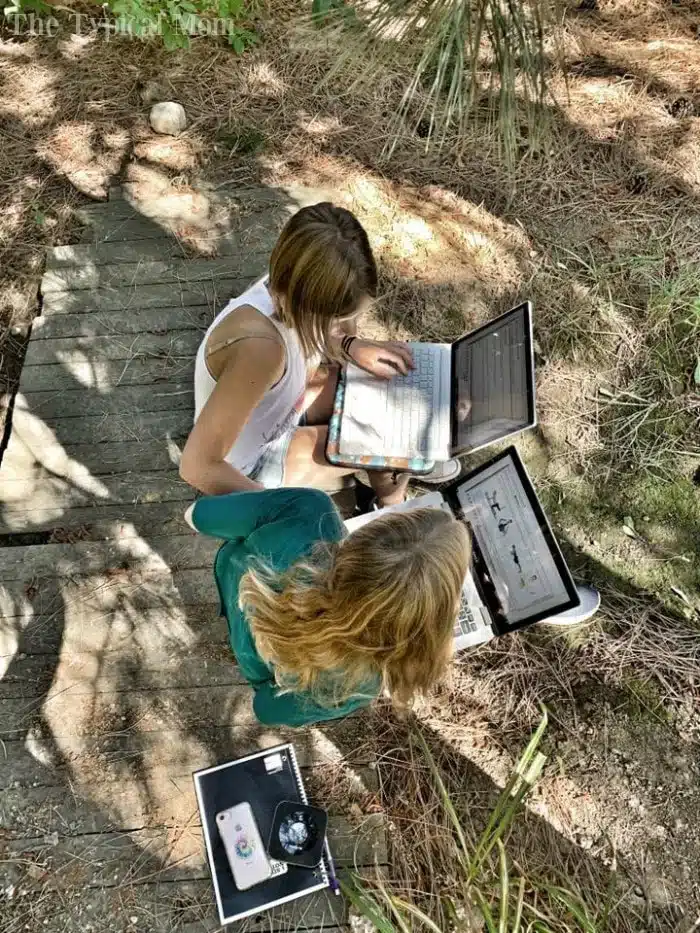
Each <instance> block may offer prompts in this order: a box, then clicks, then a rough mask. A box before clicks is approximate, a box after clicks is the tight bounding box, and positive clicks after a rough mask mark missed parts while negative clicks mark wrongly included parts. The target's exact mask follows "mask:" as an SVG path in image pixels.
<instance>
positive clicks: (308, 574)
mask: <svg viewBox="0 0 700 933" xmlns="http://www.w3.org/2000/svg"><path fill="white" fill-rule="evenodd" d="M188 519H189V521H190V523H191V524H192V526H193V527H194V528H196V529H197V530H198V531H201V532H203V533H205V534H210V535H213V536H214V537H218V538H223V539H224V540H225V543H224V544H223V545H222V547H221V548H220V550H219V553H218V555H217V558H216V563H215V568H214V575H215V578H216V581H217V585H218V588H219V595H220V597H221V604H222V612H223V614H224V615H225V616H226V619H227V621H228V629H229V640H230V643H231V647H232V649H233V652H234V654H235V656H236V659H237V661H238V664H239V666H240V669H241V671H242V672H243V674H244V675H245V676H246V678H247V679H248V680H249V682H250V683H251V685H252V687H253V689H254V691H255V696H254V701H253V706H254V710H255V713H256V715H257V717H258V719H259V720H260V721H261V722H263V723H266V724H275V725H289V726H300V725H305V724H307V723H312V722H317V721H320V720H325V719H335V718H338V717H340V716H345V715H347V714H348V713H350V712H352V711H353V710H355V709H358V708H359V707H361V706H366V705H367V704H369V703H371V702H372V700H373V699H375V698H376V697H377V696H378V695H379V694H380V693H386V694H387V695H388V696H389V697H390V698H391V699H392V701H393V702H394V703H395V704H397V705H398V706H406V705H407V704H409V703H410V702H411V701H412V700H413V699H414V698H415V697H416V696H418V695H420V694H423V693H425V692H426V691H428V690H430V688H431V687H432V686H433V685H434V684H436V683H437V682H438V681H439V680H440V678H441V677H442V676H443V674H444V672H445V669H446V667H447V666H448V664H449V663H450V659H451V657H452V651H453V629H454V624H455V620H456V617H457V612H458V609H459V604H460V594H461V590H462V585H463V582H464V578H465V576H466V573H467V568H468V564H469V559H470V541H469V535H468V532H467V530H466V528H465V527H464V525H463V524H461V523H460V522H457V521H456V520H455V519H454V518H452V516H451V515H448V514H447V513H445V512H443V511H442V510H436V509H416V510H414V511H410V512H394V513H388V514H386V515H384V516H380V517H378V518H376V519H375V520H374V521H372V522H370V523H368V524H367V525H365V526H363V527H362V528H359V529H358V530H357V531H355V532H353V534H352V535H350V536H346V533H345V529H344V525H343V522H342V520H341V518H340V516H339V514H338V512H337V510H336V509H335V506H334V505H333V503H332V501H331V500H330V499H329V498H328V496H327V495H326V494H325V493H323V492H320V491H319V490H315V489H274V490H266V491H263V492H241V493H232V494H230V495H227V496H219V497H206V498H203V499H200V500H198V501H197V502H196V503H195V504H194V506H191V507H190V510H189V512H188Z"/></svg>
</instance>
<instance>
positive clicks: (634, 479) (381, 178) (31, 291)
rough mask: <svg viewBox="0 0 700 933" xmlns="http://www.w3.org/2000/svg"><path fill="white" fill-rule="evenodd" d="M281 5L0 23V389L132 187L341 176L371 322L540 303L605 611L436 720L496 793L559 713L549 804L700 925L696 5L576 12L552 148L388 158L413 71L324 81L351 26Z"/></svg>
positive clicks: (498, 660)
mask: <svg viewBox="0 0 700 933" xmlns="http://www.w3.org/2000/svg"><path fill="white" fill-rule="evenodd" d="M292 6H293V5H291V4H286V5H285V4H279V5H277V4H272V9H268V10H267V11H266V12H265V13H264V15H263V14H261V18H260V21H259V23H258V27H257V28H258V34H259V43H258V44H257V46H256V47H255V48H254V49H253V50H252V51H250V52H248V53H246V54H245V55H243V56H242V57H240V58H237V57H236V56H234V55H233V54H232V53H231V52H230V51H229V50H228V49H226V48H224V47H223V46H221V47H218V46H216V45H212V44H211V43H206V42H205V41H203V40H202V41H196V42H194V43H193V46H192V48H191V49H190V50H188V51H182V52H177V53H171V54H167V53H165V52H164V51H162V50H160V49H158V48H156V47H154V46H152V45H145V44H140V43H138V42H136V41H129V40H119V41H115V40H112V41H109V42H106V41H104V39H103V37H97V36H95V35H91V34H89V33H87V32H85V33H84V34H83V35H80V36H76V35H71V34H70V32H69V31H68V29H66V30H65V31H63V32H62V33H61V34H59V36H58V37H56V38H55V39H53V40H46V39H41V38H32V37H31V36H28V35H26V34H20V35H17V36H15V35H13V34H12V30H10V29H6V30H5V32H4V35H3V40H2V43H1V44H0V74H2V79H3V84H2V92H1V96H0V140H1V145H2V159H0V192H1V197H2V204H1V208H2V209H1V211H0V253H1V259H0V332H1V333H0V336H1V340H2V343H1V345H0V379H1V380H2V385H1V386H0V391H2V393H3V394H4V400H5V404H6V405H7V404H8V403H9V400H10V398H11V395H12V391H13V388H14V386H15V385H16V380H17V376H18V372H19V368H20V366H21V357H22V352H23V346H24V342H25V340H26V335H27V333H28V330H29V327H30V326H31V321H32V318H33V316H34V315H35V313H36V312H37V303H36V291H37V284H38V279H39V275H40V272H41V268H42V262H43V255H44V249H45V247H46V246H47V245H49V244H55V243H66V242H70V241H71V239H72V238H74V237H75V235H76V230H77V221H76V220H75V217H74V210H75V209H76V208H77V207H79V206H80V205H81V204H85V203H87V202H88V201H89V200H90V199H104V198H105V197H106V196H107V194H108V190H109V186H110V185H111V184H115V183H117V182H121V183H122V184H124V185H127V186H130V188H131V190H132V192H133V193H135V194H136V195H138V191H139V188H140V186H142V185H147V186H150V187H153V186H156V187H167V186H173V185H174V186H178V187H181V188H186V187H187V186H190V185H193V184H196V183H198V182H199V181H200V180H202V179H206V180H207V181H208V182H210V183H213V184H218V185H223V184H232V185H245V184H250V183H261V182H262V183H266V184H282V183H292V182H295V183H296V182H299V183H304V184H310V185H314V186H318V187H323V186H325V187H328V188H330V189H332V190H334V191H335V192H336V197H337V200H338V201H340V202H342V203H345V204H347V205H348V206H350V207H352V208H353V209H354V210H355V211H356V212H357V214H358V215H359V216H360V218H361V219H362V221H363V222H364V223H365V224H366V226H367V229H368V231H369V233H370V237H371V240H372V244H373V247H374V249H375V251H376V254H377V256H378V259H379V260H380V263H381V268H382V277H383V298H382V301H381V302H380V304H379V305H378V308H377V311H376V314H375V316H374V318H373V319H372V320H371V321H367V322H366V329H367V330H369V331H370V332H372V333H376V334H379V333H390V334H392V335H400V336H411V337H421V338H423V339H438V338H439V339H448V338H451V337H454V336H455V335H457V334H459V333H460V332H461V331H462V330H463V329H464V328H465V327H467V326H473V325H475V324H477V323H479V322H480V321H482V320H484V319H486V318H487V317H489V316H492V315H494V314H495V313H497V312H498V311H501V310H505V309H506V308H507V307H509V306H511V305H512V304H514V303H515V302H516V301H517V300H518V299H520V298H522V297H529V298H531V299H532V300H533V302H534V305H535V309H536V338H537V361H538V411H539V418H540V424H539V427H538V429H537V430H536V431H533V432H531V433H530V435H529V436H528V437H526V438H524V439H523V440H522V441H521V442H519V447H520V449H521V451H522V453H523V454H524V456H525V457H526V460H527V463H528V466H529V467H530V469H531V471H532V473H533V476H534V477H535V478H536V482H537V486H538V489H539V490H540V492H541V494H542V497H543V499H544V501H545V504H546V507H547V510H548V512H549V515H550V517H551V519H552V521H553V523H554V524H555V527H556V530H557V533H558V535H559V537H560V540H561V541H562V545H563V547H564V549H565V551H566V554H567V558H568V559H569V561H570V564H571V566H572V569H573V570H574V572H575V574H576V575H577V576H578V577H579V578H581V579H587V580H590V581H592V582H594V583H595V584H596V585H597V586H598V587H599V588H600V589H601V591H602V594H603V607H604V608H603V611H602V612H601V613H600V614H599V616H598V617H597V618H596V620H595V621H594V622H593V623H592V624H590V625H588V626H587V627H586V628H585V630H584V631H579V632H575V633H572V634H567V635H557V636H552V635H550V634H548V633H543V632H539V633H534V634H528V635H525V636H518V637H517V638H512V639H505V640H503V641H501V642H499V643H498V644H496V645H494V646H488V647H486V648H483V649H481V650H480V651H478V652H475V653H473V654H470V655H469V656H466V657H464V658H463V659H461V660H460V663H459V665H458V668H457V671H456V674H455V679H454V683H453V684H452V685H451V686H450V687H449V688H446V689H445V690H444V691H442V692H441V693H440V694H439V695H438V697H437V698H436V699H435V701H434V702H432V703H430V704H427V705H426V706H425V707H424V708H421V709H420V710H419V711H418V712H419V715H420V717H421V718H422V720H423V721H424V722H425V723H426V724H428V725H430V726H431V727H432V728H434V730H435V733H436V735H438V736H440V737H441V741H443V742H444V743H445V744H446V745H448V746H449V748H450V749H452V750H453V751H455V752H458V753H459V754H460V755H461V756H462V757H463V760H464V761H465V762H468V763H469V768H471V769H472V770H471V771H469V773H470V774H472V772H473V773H474V774H479V773H481V774H483V775H486V776H488V779H489V780H493V781H496V783H498V782H499V781H500V782H502V781H503V779H504V777H505V775H506V773H507V769H508V767H509V766H510V765H511V764H512V763H513V761H514V759H515V757H516V753H517V749H518V748H520V747H521V746H522V745H523V744H524V743H525V740H526V736H527V734H528V731H529V729H530V728H531V727H532V725H533V723H534V722H535V721H536V720H537V718H538V715H539V713H538V709H539V707H538V704H539V703H541V702H544V703H546V704H547V705H548V707H549V709H550V712H551V717H552V722H551V726H550V729H549V732H548V743H549V748H548V752H549V754H550V765H549V767H548V770H547V771H546V772H545V776H544V777H543V779H542V781H541V783H540V785H539V788H538V790H537V794H536V797H535V799H534V802H533V813H534V814H535V815H537V816H538V817H541V818H542V819H543V820H544V821H545V822H546V823H547V824H548V825H549V826H550V827H552V828H553V829H554V831H555V833H556V835H557V836H559V837H561V838H563V839H565V840H568V841H569V842H570V843H571V844H572V845H573V846H574V848H575V849H576V850H577V851H579V852H583V853H586V857H587V858H590V859H593V860H594V861H595V862H596V863H598V864H600V865H602V866H610V865H612V864H613V863H614V862H615V861H617V862H619V863H620V864H622V865H624V867H625V869H626V870H627V871H628V872H629V875H630V878H632V879H633V882H632V883H631V884H630V886H629V889H628V890H626V891H625V892H624V893H625V897H626V903H627V904H628V906H629V907H630V910H632V912H633V913H634V914H636V915H637V916H638V918H639V924H640V926H639V928H640V929H643V928H649V929H658V930H663V931H666V930H669V931H670V930H682V931H684V933H689V931H690V930H695V929H698V924H700V872H699V870H698V865H700V834H699V833H698V826H700V488H699V486H700V386H699V385H698V381H699V380H700V376H696V375H695V373H696V367H697V366H698V364H699V363H700V256H699V255H698V243H700V168H699V166H700V8H699V7H698V6H697V4H694V3H691V2H688V3H682V2H679V3H676V2H673V3H662V2H660V0H659V2H646V3H641V2H635V0H610V2H607V0H601V2H583V3H581V9H575V8H573V7H571V8H569V9H568V11H567V15H566V17H565V18H564V20H563V26H562V29H561V35H560V41H561V46H562V62H563V71H562V70H561V69H560V68H559V67H558V66H555V64H554V63H553V64H552V66H551V74H550V83H551V88H552V100H551V101H550V102H549V104H548V106H547V113H546V117H547V121H548V135H547V136H546V143H545V145H543V146H541V147H540V148H539V149H537V150H535V151H529V150H528V148H527V140H523V141H522V143H523V145H522V155H521V158H520V160H519V161H518V162H517V164H516V166H515V168H514V169H513V170H512V171H511V170H509V169H508V168H507V166H506V165H505V164H504V162H503V160H502V158H501V157H500V155H499V152H498V149H497V146H496V143H495V138H494V136H493V133H492V131H491V130H490V128H489V127H488V125H487V124H486V122H485V121H482V120H481V119H479V118H475V119H474V121H473V125H472V128H471V131H470V133H469V135H467V136H466V137H464V138H461V139H460V140H455V141H448V144H447V145H446V146H445V147H444V148H443V149H442V150H440V151H435V150H433V151H428V152H426V149H425V141H424V140H423V139H421V138H420V136H419V135H418V134H415V133H413V132H410V131H409V130H408V129H407V130H406V132H405V134H403V135H402V136H401V138H400V139H399V140H398V144H397V146H396V149H395V151H394V154H393V156H392V158H391V159H386V158H385V157H384V155H383V147H384V143H385V140H386V127H387V125H388V122H389V119H390V116H391V114H392V112H393V111H394V110H395V108H396V103H397V101H398V98H399V96H400V91H401V78H402V76H401V74H400V73H397V72H392V71H389V70H387V71H386V72H385V73H384V74H383V76H382V78H381V80H380V81H378V82H374V83H373V84H372V85H371V86H365V85H362V84H360V85H353V84H352V82H351V80H350V77H349V76H348V77H347V78H346V77H344V76H343V75H342V74H339V75H336V76H335V77H334V80H333V82H332V85H329V83H327V82H326V83H324V82H323V76H324V74H326V73H327V70H328V67H329V65H330V64H331V62H332V61H333V60H334V57H335V52H336V50H337V49H336V46H335V44H334V43H335V41H336V40H334V39H333V38H332V37H330V36H329V35H328V34H327V33H325V32H323V31H320V32H315V33H312V32H310V31H309V30H308V29H306V28H302V27H301V26H299V24H298V22H297V21H295V20H294V19H293V16H292V13H293V12H294V11H293V10H292V9H291V7H292ZM159 99H173V100H178V101H180V102H181V103H182V104H183V105H184V107H185V109H186V111H187V114H188V117H189V127H188V129H187V131H186V132H185V133H183V134H182V135H181V136H180V137H178V138H177V139H171V138H165V137H157V136H155V135H153V134H152V133H151V132H150V130H149V128H148V124H147V113H148V107H149V104H150V103H151V102H152V101H155V100H159ZM380 751H381V749H380ZM475 780H476V778H475ZM389 790H390V789H389ZM388 793H389V796H388V797H387V801H386V802H387V805H388V806H389V807H390V808H391V806H392V799H391V794H390V792H389V791H388ZM393 804H396V800H394V801H393ZM630 922H631V921H630Z"/></svg>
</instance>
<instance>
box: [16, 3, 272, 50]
mask: <svg viewBox="0 0 700 933" xmlns="http://www.w3.org/2000/svg"><path fill="white" fill-rule="evenodd" d="M248 6H249V5H248V4H246V3H245V2H244V0H107V2H106V3H105V4H104V7H105V11H106V12H108V13H109V14H111V15H112V16H113V17H114V21H113V22H112V23H111V24H110V29H111V31H112V32H113V33H114V34H115V35H117V36H118V35H129V36H136V37H138V38H142V39H157V38H160V39H162V41H163V44H164V45H165V47H166V49H168V50H173V49H179V48H187V47H188V46H189V44H190V39H191V37H192V36H207V37H209V38H214V39H219V38H224V39H226V41H227V42H228V44H229V45H230V46H231V47H232V48H233V50H234V51H235V52H236V53H237V54H239V55H240V54H241V53H243V52H244V51H245V50H246V48H248V47H249V46H250V45H252V44H253V43H254V42H255V41H256V35H255V33H254V32H253V31H252V30H251V29H250V28H249V27H248V21H249V9H248ZM51 10H53V7H50V6H48V5H47V4H46V3H45V2H44V0H14V2H13V5H12V6H10V7H6V8H5V10H4V12H5V15H6V16H9V15H20V16H22V15H24V14H25V13H29V12H40V13H44V12H47V11H51Z"/></svg>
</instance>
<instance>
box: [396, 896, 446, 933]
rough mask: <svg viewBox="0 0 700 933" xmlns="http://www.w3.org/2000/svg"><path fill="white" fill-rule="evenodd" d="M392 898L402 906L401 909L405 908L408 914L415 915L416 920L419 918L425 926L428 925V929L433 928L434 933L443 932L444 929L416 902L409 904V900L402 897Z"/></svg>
mask: <svg viewBox="0 0 700 933" xmlns="http://www.w3.org/2000/svg"><path fill="white" fill-rule="evenodd" d="M392 900H393V901H394V903H395V904H396V905H397V906H398V907H400V909H401V910H404V911H406V913H407V914H410V915H411V916H412V917H415V918H416V920H419V921H420V922H421V923H422V924H423V926H424V927H426V929H428V930H431V931H432V933H443V930H441V929H440V927H439V926H438V925H437V924H436V923H434V922H433V921H432V920H431V919H430V917H429V916H428V915H427V914H425V913H423V911H422V910H421V909H420V908H419V907H416V905H415V904H409V903H408V901H404V900H401V898H398V897H394V898H392Z"/></svg>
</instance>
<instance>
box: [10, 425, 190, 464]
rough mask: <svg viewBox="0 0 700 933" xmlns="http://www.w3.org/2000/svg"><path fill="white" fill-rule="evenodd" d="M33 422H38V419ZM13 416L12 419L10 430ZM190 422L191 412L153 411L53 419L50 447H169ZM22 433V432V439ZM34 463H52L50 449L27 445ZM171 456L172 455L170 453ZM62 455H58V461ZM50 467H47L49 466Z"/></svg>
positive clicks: (183, 434) (188, 429) (188, 426)
mask: <svg viewBox="0 0 700 933" xmlns="http://www.w3.org/2000/svg"><path fill="white" fill-rule="evenodd" d="M35 421H37V422H40V423H43V422H41V419H40V418H35ZM14 424H15V419H14V418H13V431H14ZM192 424H193V417H192V411H191V410H190V411H187V410H183V411H154V412H133V413H132V414H131V415H129V416H121V415H114V416H113V417H110V418H103V417H97V416H95V417H90V418H88V417H86V418H56V419H55V420H54V421H53V422H52V424H51V427H50V428H48V426H45V427H46V430H47V431H50V432H51V441H52V443H51V447H52V448H57V449H58V451H60V450H61V449H62V448H63V449H67V448H70V447H75V446H79V445H81V444H90V443H93V444H115V443H123V442H129V441H131V442H134V443H143V442H145V441H160V442H161V443H163V444H167V445H168V449H171V448H170V442H171V440H183V439H185V438H187V435H188V434H189V433H190V431H191V429H192ZM25 436H26V435H23V439H24V437H25ZM30 450H31V451H32V452H33V455H34V456H35V458H36V459H37V462H39V463H41V462H43V461H44V460H45V459H46V460H48V462H49V463H51V462H52V459H51V457H52V456H53V454H51V456H49V453H50V452H47V454H46V455H45V456H42V454H41V452H40V448H36V447H33V446H32V447H30ZM173 456H174V454H173ZM62 459H63V458H61V460H62ZM49 469H51V467H49Z"/></svg>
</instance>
